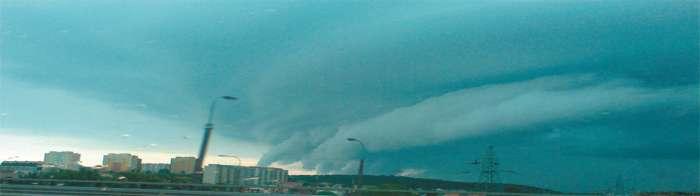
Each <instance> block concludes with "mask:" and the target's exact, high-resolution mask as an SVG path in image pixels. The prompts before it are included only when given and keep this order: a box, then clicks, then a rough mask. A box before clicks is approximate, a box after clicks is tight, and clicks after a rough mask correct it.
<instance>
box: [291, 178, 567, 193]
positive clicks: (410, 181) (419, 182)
mask: <svg viewBox="0 0 700 196" xmlns="http://www.w3.org/2000/svg"><path fill="white" fill-rule="evenodd" d="M354 179H355V176H354V175H298V176H289V181H292V182H300V183H305V184H311V185H315V184H319V183H328V184H331V185H332V184H342V185H343V186H345V187H349V186H351V185H352V182H353V180H354ZM362 181H363V182H362V184H364V185H367V186H373V187H377V188H386V189H423V190H435V189H438V188H439V189H444V190H465V191H483V190H484V189H485V187H488V189H489V191H499V192H500V191H502V192H511V193H559V192H557V191H553V190H549V189H543V188H538V187H532V186H525V185H517V184H489V185H488V186H484V185H483V184H480V183H473V182H455V181H446V180H437V179H425V178H411V177H403V176H364V177H363V180H362Z"/></svg>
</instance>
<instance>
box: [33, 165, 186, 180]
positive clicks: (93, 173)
mask: <svg viewBox="0 0 700 196" xmlns="http://www.w3.org/2000/svg"><path fill="white" fill-rule="evenodd" d="M24 178H32V179H57V180H100V181H125V182H164V183H191V182H192V177H191V176H189V175H182V174H174V173H170V171H168V170H161V171H159V172H157V173H150V172H148V173H142V172H107V173H100V172H99V171H97V170H94V169H90V168H81V169H80V170H78V171H73V170H62V169H52V170H48V171H42V172H39V173H35V174H29V175H27V176H24Z"/></svg>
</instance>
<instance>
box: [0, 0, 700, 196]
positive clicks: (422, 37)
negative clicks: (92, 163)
mask: <svg viewBox="0 0 700 196" xmlns="http://www.w3.org/2000/svg"><path fill="white" fill-rule="evenodd" d="M0 5H2V7H0V8H1V9H2V12H1V13H0V16H1V18H0V19H1V20H2V28H1V31H0V33H1V34H0V39H1V40H0V41H1V43H2V44H0V55H1V57H2V72H0V77H1V78H2V80H3V84H4V85H6V86H5V87H2V89H3V91H4V92H9V93H16V92H24V91H27V89H32V91H33V92H34V91H36V92H38V91H41V92H44V93H46V92H54V91H55V90H60V92H61V93H63V92H67V93H70V94H71V96H75V97H80V98H81V99H87V100H94V101H95V102H99V103H103V104H105V105H108V106H112V107H102V108H107V109H104V112H105V113H110V112H111V111H109V108H112V109H113V108H115V107H116V108H120V109H119V110H128V111H130V112H131V111H134V112H137V113H139V114H141V115H144V116H147V118H146V117H144V118H145V119H157V120H152V121H157V122H159V123H158V125H163V126H164V127H167V126H166V125H168V126H170V125H173V126H176V127H179V128H178V129H177V130H178V134H179V135H172V136H161V137H162V138H161V140H162V141H164V142H161V143H167V142H166V141H179V140H176V139H181V137H183V135H186V136H187V137H196V136H197V135H198V134H199V132H200V131H201V130H199V128H197V127H199V126H201V123H202V122H203V121H204V120H205V118H206V116H205V115H206V109H207V105H208V104H209V102H210V101H211V100H212V98H214V97H217V96H220V95H234V96H237V97H239V98H240V101H237V102H235V103H227V104H221V105H219V106H220V108H219V110H218V111H219V112H218V113H217V119H215V121H216V124H217V127H216V129H215V133H217V134H219V135H220V136H221V137H223V138H226V139H236V140H235V141H245V142H249V143H252V144H255V145H260V146H265V147H264V149H265V151H264V152H262V153H260V154H259V155H258V156H259V157H260V160H259V161H258V164H259V165H293V164H301V167H302V168H303V169H306V170H310V171H316V172H319V173H352V172H354V170H355V169H356V165H355V162H353V161H351V160H354V159H357V158H358V157H359V156H362V155H361V153H362V152H361V149H359V147H358V146H357V145H354V144H353V143H349V142H347V141H346V140H345V139H346V138H348V137H355V138H359V139H361V140H362V141H364V142H365V144H366V145H367V150H368V154H366V156H367V158H368V159H367V172H368V173H370V174H390V175H410V176H418V177H431V178H443V179H450V180H465V181H474V180H475V179H476V178H477V176H474V175H467V176H464V175H458V174H456V173H458V172H455V171H462V170H467V169H470V168H469V166H465V161H469V160H473V159H476V158H478V157H479V155H480V153H481V152H482V151H483V150H484V149H485V148H486V146H488V145H494V146H496V149H497V152H498V155H499V157H500V158H501V159H502V161H503V162H502V165H503V166H504V167H509V168H510V169H513V170H518V171H522V173H523V174H522V175H517V176H508V177H504V178H503V180H504V181H506V182H513V183H524V184H531V185H537V186H543V187H547V188H554V189H561V190H572V191H596V190H603V189H606V188H607V187H608V186H610V185H611V183H612V182H610V181H611V180H614V178H615V177H616V176H617V175H618V174H624V175H627V176H629V178H630V179H637V180H634V181H633V182H631V183H632V184H633V185H631V186H636V187H639V188H640V189H642V188H646V189H649V190H656V189H664V190H665V189H682V190H697V189H698V185H697V183H693V181H696V180H697V176H698V175H699V171H698V168H697V163H698V153H699V152H698V148H697V142H698V135H697V131H698V126H700V125H698V120H697V119H698V118H699V117H698V116H699V115H698V113H699V111H698V110H699V109H698V108H699V106H698V100H699V96H698V82H699V74H700V70H699V68H698V58H699V57H698V51H699V50H698V44H697V43H698V42H699V41H700V40H699V35H698V11H697V10H698V5H697V2H693V1H673V2H633V1H619V2H584V1H580V2H557V3H554V2H527V3H526V2H505V1H504V2H491V1H471V2H463V1H441V2H403V1H352V2H328V1H264V2H244V1H233V2H232V1H208V2H189V1H179V2H165V1H148V2H122V1H101V2H91V1H77V2H72V3H67V2H19V1H3V2H1V3H0ZM7 85H10V87H7ZM43 90H45V91H43ZM37 94H41V93H37ZM49 94H50V93H49ZM2 97H3V98H4V99H3V100H5V101H2V102H0V109H1V110H2V111H0V113H6V114H7V116H8V117H12V118H14V119H17V120H13V121H9V122H8V121H6V122H5V123H6V124H4V125H3V126H5V127H7V128H15V129H34V130H36V132H33V133H32V134H38V135H41V134H49V131H42V130H53V131H51V132H50V134H63V135H71V136H75V135H86V136H85V137H89V135H94V134H92V133H95V132H99V131H103V132H104V131H105V130H114V129H120V128H121V127H124V125H118V123H104V122H110V119H99V120H94V122H81V121H80V120H79V119H81V118H82V117H81V116H80V115H81V114H80V113H79V112H69V111H63V110H62V111H52V110H42V109H41V108H38V107H33V108H34V110H36V111H41V112H44V113H43V114H44V115H37V116H32V115H30V114H27V113H26V112H22V111H23V110H22V108H21V107H19V105H22V104H31V103H26V102H22V101H23V100H21V99H20V98H18V97H17V96H9V95H3V96H2ZM28 100H29V99H28ZM81 103H82V102H81ZM56 104H59V103H56ZM68 104H71V103H66V105H68ZM72 107H73V106H65V107H60V108H72ZM98 113H99V112H98ZM57 115H58V116H64V117H65V118H62V119H65V120H60V121H58V120H55V119H54V120H50V119H52V118H51V116H57ZM105 116H109V117H110V118H114V116H113V115H105ZM12 118H8V119H12ZM37 119H39V120H42V121H43V122H47V123H44V124H41V125H37V124H35V123H31V122H32V121H37ZM118 122H121V121H118ZM143 124H148V123H143ZM128 127H129V128H130V129H134V130H135V131H133V133H131V132H130V133H129V134H130V137H129V138H139V137H144V135H162V134H159V133H161V132H163V131H164V130H159V129H158V128H157V127H155V126H153V125H143V126H141V125H129V126H128ZM100 129H102V130H100ZM189 129H191V131H190V132H188V131H187V130H189ZM139 132H140V133H139ZM109 134H112V135H117V136H119V135H123V134H124V133H109ZM139 134H141V135H139ZM171 137H172V138H171ZM194 141H196V139H194ZM134 142H136V143H138V142H142V143H144V144H150V143H156V142H153V141H145V140H144V141H138V140H135V141H134ZM165 145H167V144H159V146H165ZM191 146H196V144H194V143H188V144H187V145H181V146H180V147H178V145H175V144H173V145H171V146H168V148H179V149H177V150H178V152H183V151H184V152H187V151H192V153H195V150H194V149H189V148H190V147H191ZM261 148H262V147H261ZM227 150H228V149H227ZM409 157H410V158H409ZM550 162H555V163H550ZM584 163H588V166H587V165H585V164H584ZM570 168H580V169H579V170H576V171H572V170H571V169H570ZM562 179H571V180H562ZM577 179H578V180H577ZM582 179H587V180H582ZM641 179H655V182H652V181H654V180H649V181H647V180H641ZM583 182H585V183H583Z"/></svg>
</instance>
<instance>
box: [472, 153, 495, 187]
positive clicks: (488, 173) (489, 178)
mask: <svg viewBox="0 0 700 196" xmlns="http://www.w3.org/2000/svg"><path fill="white" fill-rule="evenodd" d="M472 164H474V165H479V166H481V172H480V173H479V182H481V183H489V184H493V183H498V164H499V163H498V160H497V159H496V153H495V152H494V150H493V146H489V147H488V148H487V149H486V152H484V154H483V155H482V156H481V160H475V161H474V162H472Z"/></svg>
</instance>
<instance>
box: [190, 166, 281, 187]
mask: <svg viewBox="0 0 700 196" xmlns="http://www.w3.org/2000/svg"><path fill="white" fill-rule="evenodd" d="M287 177H288V171H287V170H283V169H280V168H272V167H244V166H233V165H219V164H209V165H207V167H205V168H204V179H203V182H204V183H205V184H231V185H245V186H277V185H281V184H284V183H287Z"/></svg>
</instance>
